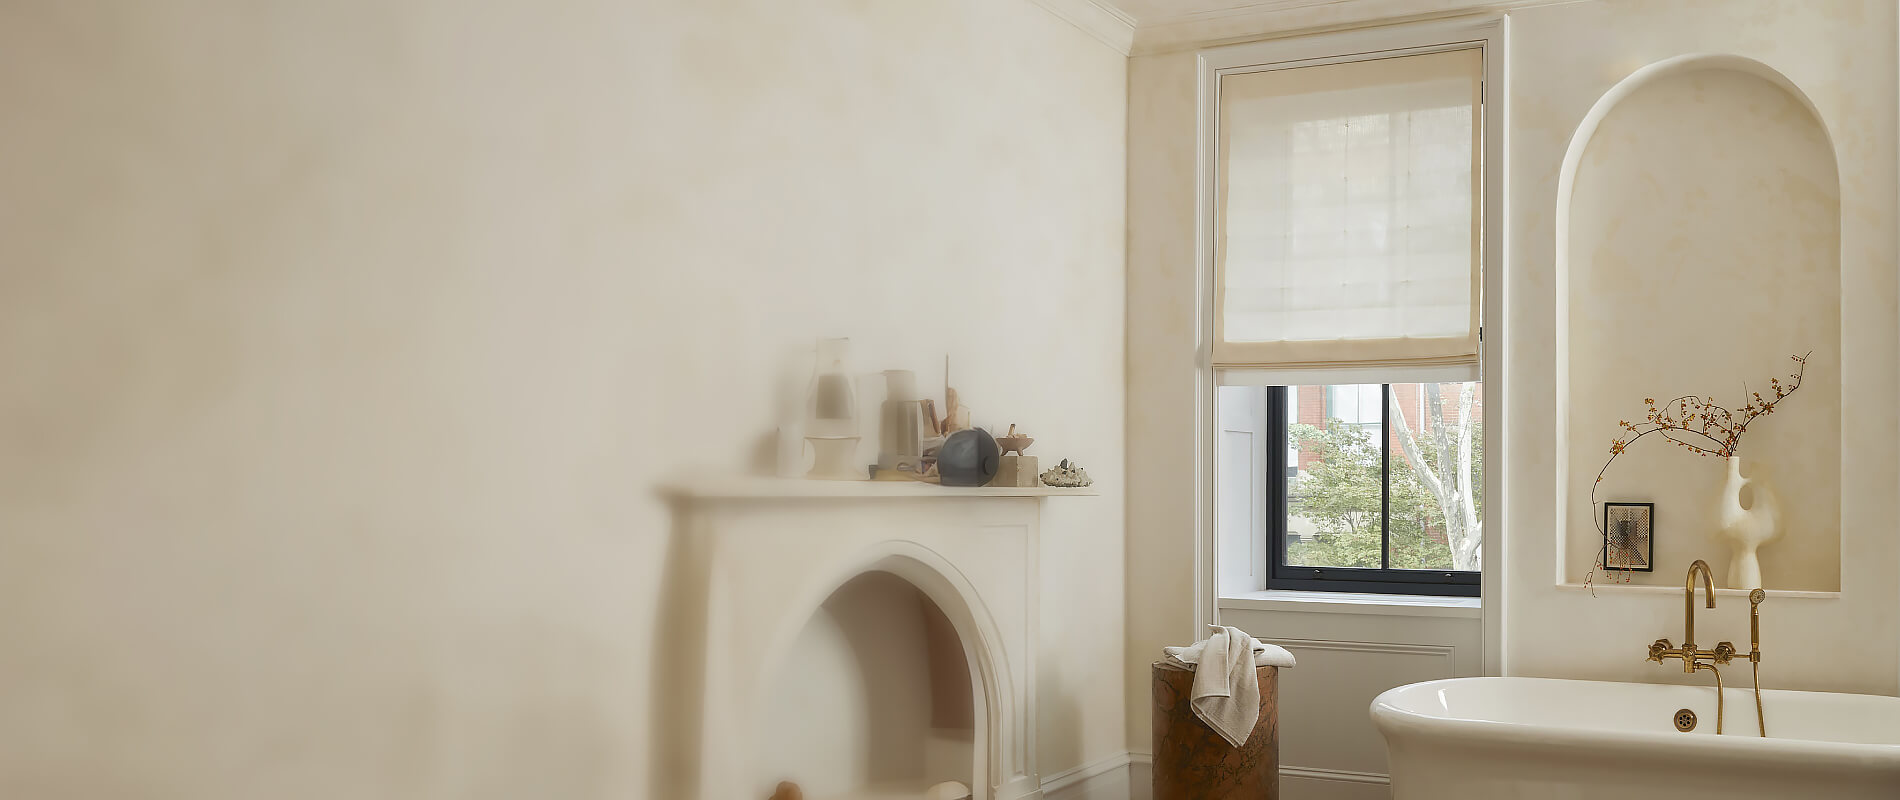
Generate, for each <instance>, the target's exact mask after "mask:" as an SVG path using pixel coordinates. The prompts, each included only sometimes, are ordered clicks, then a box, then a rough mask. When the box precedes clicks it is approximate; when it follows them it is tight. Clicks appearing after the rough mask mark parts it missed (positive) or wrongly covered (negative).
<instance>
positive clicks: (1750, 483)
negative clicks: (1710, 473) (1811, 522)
mask: <svg viewBox="0 0 1900 800" xmlns="http://www.w3.org/2000/svg"><path fill="white" fill-rule="evenodd" d="M1743 489H1750V490H1752V493H1753V495H1754V496H1753V497H1752V498H1750V502H1749V504H1748V505H1747V506H1746V507H1744V506H1743V505H1742V490H1743ZM1716 521H1717V523H1718V525H1717V527H1716V537H1717V538H1718V539H1719V540H1721V541H1722V542H1724V543H1726V544H1727V545H1728V546H1729V551H1730V553H1731V554H1732V555H1731V556H1730V558H1729V564H1728V588H1730V589H1759V588H1763V587H1762V585H1761V558H1760V557H1759V556H1758V555H1756V551H1757V550H1759V549H1760V548H1761V546H1762V545H1764V544H1767V543H1769V542H1771V541H1774V539H1775V537H1777V536H1780V535H1781V505H1780V503H1779V502H1777V501H1776V499H1775V494H1774V492H1772V491H1770V490H1769V489H1768V485H1767V484H1765V483H1762V482H1761V481H1760V480H1758V479H1755V478H1744V477H1742V458H1741V456H1729V457H1728V481H1727V482H1725V483H1724V484H1723V485H1722V499H1721V502H1720V503H1719V504H1717V506H1716Z"/></svg>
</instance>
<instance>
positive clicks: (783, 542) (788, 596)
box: [663, 478, 1095, 800]
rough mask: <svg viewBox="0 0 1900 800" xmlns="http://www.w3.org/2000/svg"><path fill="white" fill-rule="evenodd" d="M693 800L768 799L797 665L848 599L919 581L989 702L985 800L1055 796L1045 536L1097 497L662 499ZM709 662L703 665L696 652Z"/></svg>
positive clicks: (928, 491)
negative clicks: (1040, 692) (861, 587)
mask: <svg viewBox="0 0 1900 800" xmlns="http://www.w3.org/2000/svg"><path fill="white" fill-rule="evenodd" d="M663 494H664V495H665V496H666V497H667V498H668V500H669V501H670V502H671V504H672V506H673V516H674V531H673V533H674V548H675V549H674V558H673V561H672V567H671V568H670V569H669V573H671V574H669V577H668V583H669V584H670V585H671V587H672V591H671V592H670V593H669V594H670V595H671V597H670V599H669V602H670V603H672V604H674V609H673V611H672V612H670V613H669V616H670V617H671V618H672V620H673V625H674V626H675V629H674V630H675V641H674V642H673V643H672V644H673V645H674V648H675V652H676V653H677V654H678V656H679V659H678V662H677V664H676V665H675V666H676V667H677V669H676V670H675V672H674V678H672V679H670V680H672V681H673V685H671V686H670V687H669V691H668V692H667V694H668V695H670V696H672V697H673V698H675V703H674V704H673V705H674V708H673V709H672V711H673V712H675V713H674V715H673V716H674V718H675V719H677V720H679V721H680V723H681V724H680V725H678V726H676V731H677V733H676V735H677V737H678V739H677V741H678V743H679V744H678V748H679V749H678V751H677V752H675V753H673V754H672V755H673V758H671V759H669V760H670V761H671V762H672V764H673V767H674V769H675V770H676V771H677V772H678V773H679V776H678V780H677V782H676V785H677V786H679V787H680V793H679V794H678V795H677V796H681V797H699V798H703V799H704V800H714V799H715V798H717V799H718V800H725V799H726V798H743V797H752V796H758V797H764V796H765V795H766V794H769V791H766V792H763V793H761V791H760V790H761V789H762V788H766V789H769V782H768V781H769V779H770V776H760V775H757V774H755V768H754V760H755V759H756V757H757V754H758V753H760V752H761V750H759V748H761V747H769V746H771V743H769V742H761V741H758V740H757V739H758V737H757V735H756V734H757V732H758V730H759V727H760V725H759V721H760V709H761V708H763V707H765V704H766V703H767V702H768V701H769V700H770V699H771V698H769V697H767V696H766V695H767V693H768V692H769V691H770V689H769V687H770V686H771V685H772V680H771V679H772V677H773V676H774V675H775V674H776V671H777V669H778V665H779V663H780V661H781V659H782V656H783V655H784V653H785V652H786V651H787V650H788V649H789V648H790V647H791V644H792V642H793V641H794V640H795V638H796V637H797V635H798V633H799V632H800V631H801V630H802V629H803V628H804V626H805V624H806V622H807V621H808V620H809V619H810V617H811V615H812V614H813V613H814V612H815V611H816V610H817V609H818V608H819V606H820V605H821V604H822V603H823V602H824V601H825V599H826V598H827V597H829V596H830V595H831V593H832V592H833V591H835V590H836V589H837V588H838V587H840V586H842V585H843V584H844V583H845V582H846V581H848V580H850V579H851V578H853V577H856V576H858V575H861V574H864V573H866V572H872V571H881V572H888V573H891V574H894V575H896V576H898V577H900V578H903V579H904V580H906V581H909V582H910V583H911V584H912V585H914V586H916V587H917V589H918V590H919V591H921V592H923V593H924V594H925V595H926V596H928V597H929V598H930V599H931V601H932V602H934V603H935V604H936V605H937V606H938V607H939V608H940V609H942V611H943V612H944V615H945V616H946V617H948V618H949V619H950V621H951V623H952V624H953V626H954V627H955V628H956V632H957V636H958V638H959V639H960V640H961V643H962V645H963V649H964V654H965V657H966V658H967V659H968V661H969V667H970V675H971V681H972V684H973V687H972V688H973V693H972V694H973V697H974V698H976V700H975V703H976V708H975V712H976V714H975V718H976V732H975V733H976V742H975V752H974V754H973V758H972V763H973V766H974V773H975V774H974V775H973V776H972V778H973V780H972V781H971V783H972V789H973V790H974V792H975V795H974V796H975V798H976V800H1034V799H1035V798H1040V797H1041V786H1040V779H1039V776H1038V775H1037V771H1036V742H1035V733H1036V731H1035V723H1036V708H1035V685H1036V638H1037V635H1038V632H1037V610H1036V607H1037V602H1038V597H1037V593H1038V583H1039V580H1038V574H1037V555H1038V536H1039V529H1040V525H1041V509H1042V504H1043V502H1044V500H1043V498H1047V497H1064V496H1087V495H1093V494H1095V492H1094V491H1093V490H1091V489H1086V488H1083V489H1070V488H1055V487H1033V488H1011V487H979V488H958V487H943V486H936V485H932V484H925V483H918V482H895V481H816V480H812V481H807V480H791V479H774V478H714V479H703V480H689V481H682V482H679V483H676V484H674V485H671V486H669V487H667V488H666V489H664V490H663ZM695 655H696V656H697V657H694V656H695Z"/></svg>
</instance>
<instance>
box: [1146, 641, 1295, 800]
mask: <svg viewBox="0 0 1900 800" xmlns="http://www.w3.org/2000/svg"><path fill="white" fill-rule="evenodd" d="M1152 669H1153V673H1154V709H1153V711H1152V712H1151V713H1152V714H1153V717H1152V722H1151V724H1152V725H1153V728H1154V800H1243V798H1244V800H1279V797H1280V725H1279V720H1278V716H1279V715H1278V714H1277V713H1275V711H1276V708H1277V706H1278V695H1277V693H1276V687H1277V685H1278V683H1279V672H1280V668H1279V667H1260V668H1258V669H1257V670H1255V672H1256V673H1257V674H1258V675H1259V678H1260V721H1259V722H1256V723H1254V726H1253V733H1252V734H1251V735H1249V736H1248V737H1247V742H1246V744H1243V745H1241V746H1240V747H1234V746H1233V745H1230V744H1228V743H1227V740H1226V739H1222V738H1221V736H1220V734H1218V733H1215V732H1214V730H1213V729H1212V728H1209V727H1207V725H1206V724H1205V723H1203V722H1201V720H1200V718H1199V717H1196V716H1194V708H1193V706H1192V705H1190V704H1189V702H1188V701H1189V700H1190V699H1191V698H1192V697H1193V696H1194V673H1193V672H1192V671H1189V670H1185V669H1181V668H1179V667H1174V666H1170V665H1168V664H1166V663H1164V662H1160V661H1157V662H1155V663H1154V665H1153V668H1152Z"/></svg>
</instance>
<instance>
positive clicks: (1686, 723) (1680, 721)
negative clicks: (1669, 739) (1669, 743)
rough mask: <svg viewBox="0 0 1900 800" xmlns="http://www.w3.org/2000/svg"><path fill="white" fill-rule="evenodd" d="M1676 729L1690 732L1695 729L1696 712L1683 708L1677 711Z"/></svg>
mask: <svg viewBox="0 0 1900 800" xmlns="http://www.w3.org/2000/svg"><path fill="white" fill-rule="evenodd" d="M1676 730H1679V731H1682V732H1683V733H1688V732H1690V731H1692V730H1695V712H1694V711H1690V710H1689V709H1686V708H1685V709H1682V710H1681V711H1677V712H1676Z"/></svg>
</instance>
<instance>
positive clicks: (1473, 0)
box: [1128, 0, 1576, 56]
mask: <svg viewBox="0 0 1900 800" xmlns="http://www.w3.org/2000/svg"><path fill="white" fill-rule="evenodd" d="M1569 2H1576V0H1262V2H1257V3H1254V4H1252V5H1246V6H1239V7H1236V8H1225V9H1217V10H1211V11H1201V12H1195V13H1191V14H1181V15H1177V16H1172V17H1166V18H1159V19H1155V20H1151V21H1149V20H1144V21H1143V22H1142V23H1141V24H1140V25H1138V26H1136V28H1135V41H1134V44H1133V46H1131V47H1130V48H1129V51H1128V52H1129V55H1131V56H1143V55H1153V54H1157V53H1170V52H1176V51H1180V50H1191V49H1196V48H1200V47H1208V46H1213V45H1221V44H1233V43H1238V42H1245V41H1255V40H1259V39H1270V38H1276V37H1280V36H1291V35H1297V34H1306V33H1318V32H1321V31H1327V30H1338V29H1343V28H1357V27H1368V26H1374V25H1388V24H1396V23H1402V22H1420V21H1425V20H1431V19H1440V18H1444V17H1453V16H1462V15H1467V14H1480V13H1497V12H1503V11H1510V10H1514V9H1519V8H1527V7H1530V6H1544V5H1557V4H1561V3H1569Z"/></svg>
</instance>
